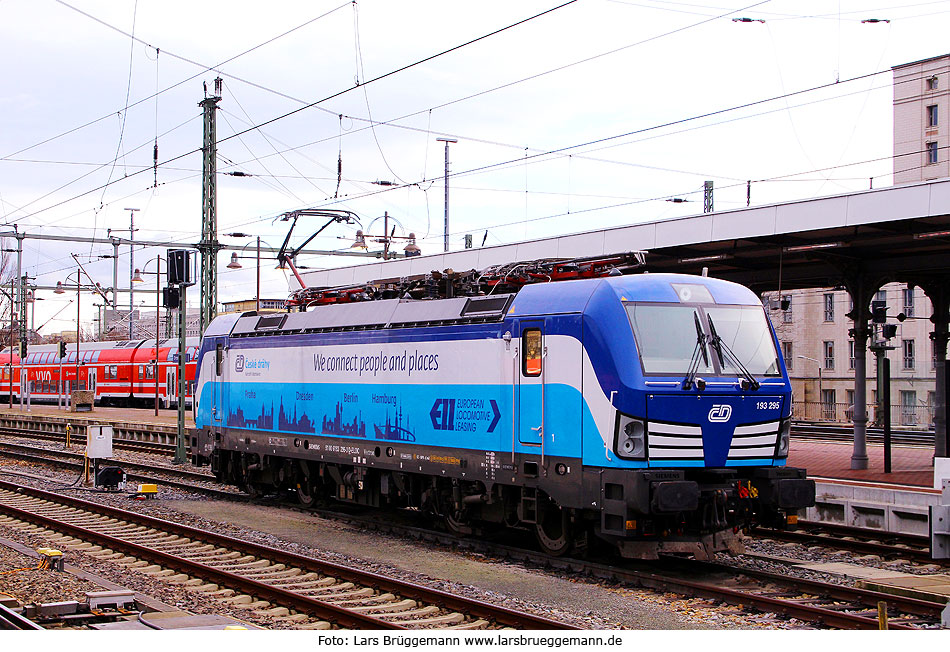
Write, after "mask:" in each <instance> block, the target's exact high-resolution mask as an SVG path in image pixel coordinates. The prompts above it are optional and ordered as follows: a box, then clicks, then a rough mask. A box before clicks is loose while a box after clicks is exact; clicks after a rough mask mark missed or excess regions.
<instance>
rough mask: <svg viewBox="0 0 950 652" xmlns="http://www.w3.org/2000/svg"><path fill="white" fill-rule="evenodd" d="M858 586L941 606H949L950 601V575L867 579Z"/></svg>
mask: <svg viewBox="0 0 950 652" xmlns="http://www.w3.org/2000/svg"><path fill="white" fill-rule="evenodd" d="M858 585H859V586H861V587H863V588H866V589H869V590H872V591H880V592H881V593H888V594H890V595H902V596H904V597H907V598H917V599H918V600H926V601H927V602H933V603H934V604H940V605H945V604H947V600H948V599H950V575H908V576H906V577H887V578H878V579H866V580H861V581H860V582H858Z"/></svg>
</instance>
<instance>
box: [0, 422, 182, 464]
mask: <svg viewBox="0 0 950 652" xmlns="http://www.w3.org/2000/svg"><path fill="white" fill-rule="evenodd" d="M0 437H15V438H18V439H34V440H40V441H51V442H55V443H62V444H63V445H64V446H65V444H66V435H64V434H61V433H57V432H47V431H40V430H23V429H20V428H4V427H0ZM70 442H71V444H72V445H73V446H77V447H79V448H83V447H85V445H86V436H85V435H84V434H81V433H79V434H75V435H71V436H70ZM112 448H113V449H115V450H122V451H129V452H136V453H150V454H154V455H167V456H169V457H171V456H173V455H174V454H175V445H174V444H167V443H164V442H159V441H139V440H134V439H120V438H113V440H112Z"/></svg>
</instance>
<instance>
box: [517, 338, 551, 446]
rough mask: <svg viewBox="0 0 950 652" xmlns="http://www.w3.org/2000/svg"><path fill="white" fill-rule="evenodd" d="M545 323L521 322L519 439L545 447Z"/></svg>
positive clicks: (519, 348) (524, 442) (525, 442)
mask: <svg viewBox="0 0 950 652" xmlns="http://www.w3.org/2000/svg"><path fill="white" fill-rule="evenodd" d="M543 326H544V322H542V321H541V320H530V321H529V320H525V321H521V322H520V323H519V324H518V327H519V331H518V332H519V335H520V337H519V340H520V342H519V344H518V357H519V364H518V367H519V368H518V408H517V409H518V441H520V442H521V443H522V444H525V445H527V446H542V452H543V441H544V398H545V397H544V355H545V353H546V349H545V347H544V328H543Z"/></svg>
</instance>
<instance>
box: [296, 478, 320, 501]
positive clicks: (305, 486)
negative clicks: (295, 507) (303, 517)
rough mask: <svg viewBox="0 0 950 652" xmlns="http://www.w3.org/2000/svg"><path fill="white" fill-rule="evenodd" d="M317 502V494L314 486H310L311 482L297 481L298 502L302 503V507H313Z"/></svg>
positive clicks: (303, 479)
mask: <svg viewBox="0 0 950 652" xmlns="http://www.w3.org/2000/svg"><path fill="white" fill-rule="evenodd" d="M316 501H317V496H316V492H315V491H314V489H313V485H311V484H310V480H308V479H307V478H301V479H300V480H299V481H297V502H298V503H300V505H301V506H302V507H313V504H314V503H315V502H316Z"/></svg>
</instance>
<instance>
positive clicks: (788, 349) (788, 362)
mask: <svg viewBox="0 0 950 652" xmlns="http://www.w3.org/2000/svg"><path fill="white" fill-rule="evenodd" d="M792 351H793V349H792V343H791V342H782V357H783V358H785V369H787V370H788V371H791V370H792V358H793V356H792Z"/></svg>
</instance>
